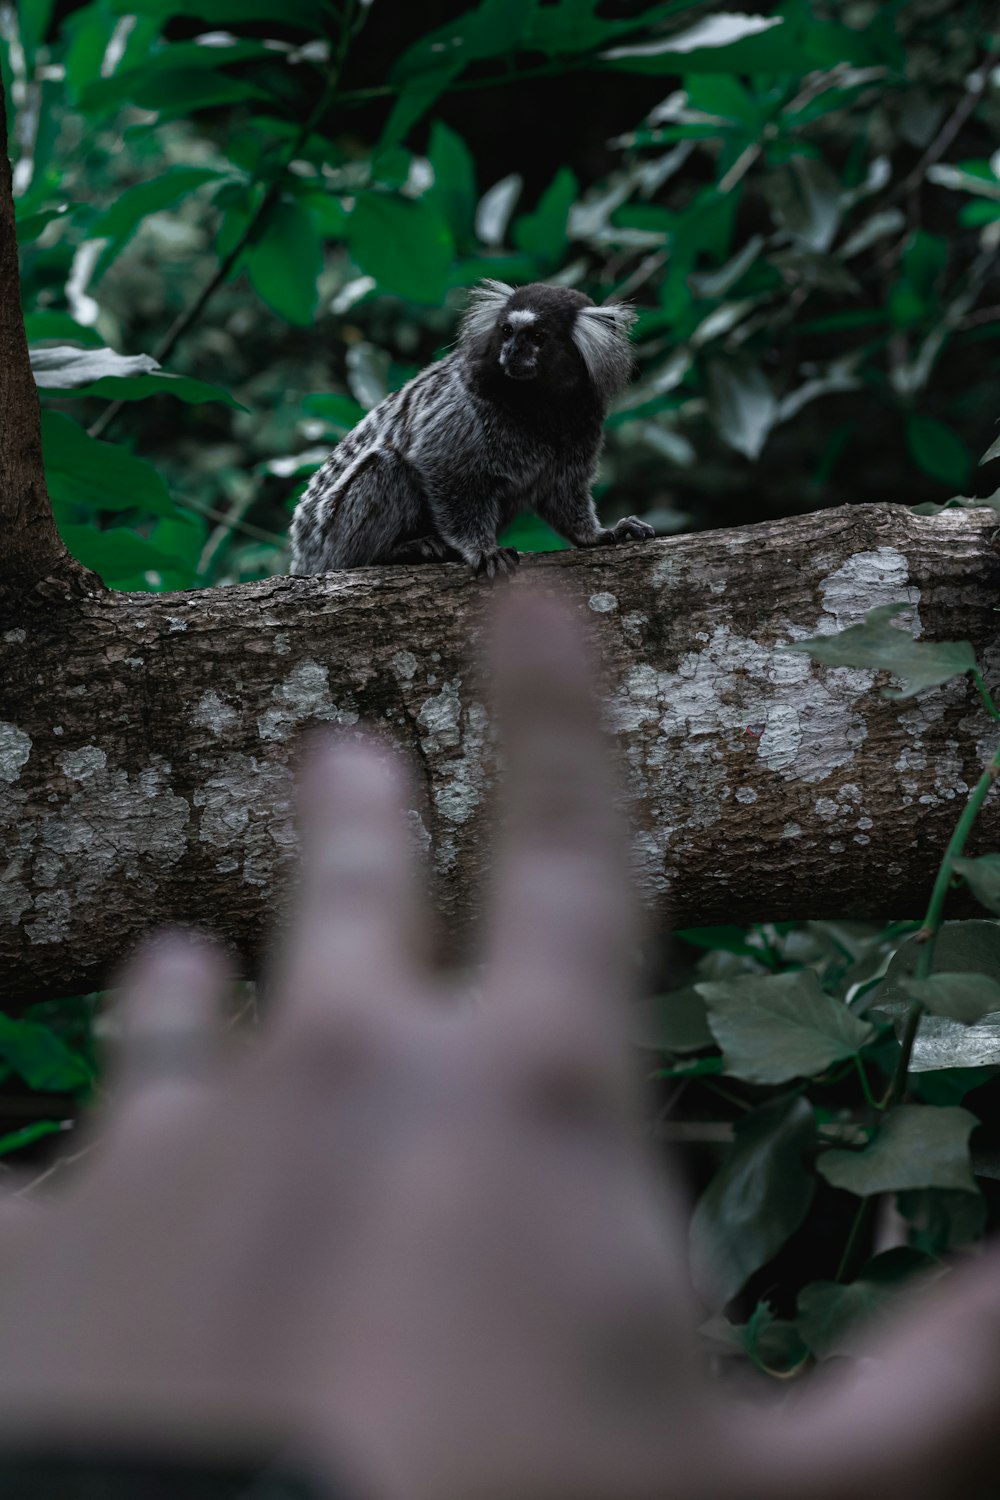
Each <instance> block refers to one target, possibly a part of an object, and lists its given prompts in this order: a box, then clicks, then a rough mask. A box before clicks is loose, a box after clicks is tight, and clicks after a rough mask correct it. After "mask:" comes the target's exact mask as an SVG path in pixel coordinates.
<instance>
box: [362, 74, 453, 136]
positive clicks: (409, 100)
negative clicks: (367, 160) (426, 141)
mask: <svg viewBox="0 0 1000 1500" xmlns="http://www.w3.org/2000/svg"><path fill="white" fill-rule="evenodd" d="M461 71H462V64H461V63H460V62H458V61H456V62H453V63H445V64H443V65H441V66H439V67H438V68H437V69H436V70H435V71H434V72H427V73H422V74H421V75H420V78H419V81H417V82H413V83H410V84H407V85H406V86H405V87H404V88H403V91H402V93H401V94H400V95H399V98H398V99H397V100H396V102H395V104H394V105H393V107H392V109H391V111H390V113H389V118H388V120H387V121H386V122H385V127H384V129H383V131H382V134H381V136H380V137H379V147H380V149H383V150H384V149H386V148H388V147H390V146H395V145H398V143H399V142H400V141H403V140H405V139H406V137H407V135H408V134H409V133H410V131H411V130H412V129H413V127H414V125H415V124H416V123H417V121H418V120H419V119H421V118H422V117H423V116H424V115H425V114H426V113H427V111H428V110H429V109H430V107H431V105H432V104H433V103H434V101H435V99H437V97H438V96H439V95H440V94H443V93H444V91H445V89H446V88H447V87H448V85H449V84H450V83H451V81H452V79H453V78H457V77H458V75H459V73H461Z"/></svg>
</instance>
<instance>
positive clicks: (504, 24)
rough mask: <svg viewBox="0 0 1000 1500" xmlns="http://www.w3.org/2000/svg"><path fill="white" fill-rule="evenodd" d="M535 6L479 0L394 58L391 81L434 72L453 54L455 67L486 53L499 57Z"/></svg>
mask: <svg viewBox="0 0 1000 1500" xmlns="http://www.w3.org/2000/svg"><path fill="white" fill-rule="evenodd" d="M534 7H535V0H482V3H481V4H480V5H478V6H477V7H476V8H475V9H474V10H467V11H466V12H465V13H464V14H463V15H460V16H458V17H456V19H455V20H454V21H450V22H448V23H446V24H445V25H444V26H439V27H438V28H437V29H436V30H434V31H430V32H427V33H425V34H424V35H423V36H422V37H421V38H420V40H419V41H417V42H414V44H413V46H412V47H408V48H407V50H406V51H405V52H404V53H403V54H402V55H401V56H400V57H398V58H397V59H396V61H395V63H393V66H392V69H391V71H390V73H389V80H390V82H392V83H406V82H408V81H409V80H411V79H421V80H422V79H425V78H426V77H427V75H428V74H430V75H432V76H434V75H436V74H437V73H439V71H440V69H441V60H442V58H443V57H445V58H453V59H455V62H456V63H457V65H458V70H459V71H460V70H461V69H463V68H466V67H468V66H469V64H470V63H473V62H481V61H482V60H483V59H484V58H488V57H502V56H505V55H507V54H509V53H510V52H511V51H512V49H513V48H514V47H516V45H517V43H518V41H519V39H520V37H521V35H522V33H523V32H524V30H525V25H526V23H527V21H528V18H529V16H530V15H531V12H532V10H533V9H534Z"/></svg>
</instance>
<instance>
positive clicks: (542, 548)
mask: <svg viewBox="0 0 1000 1500" xmlns="http://www.w3.org/2000/svg"><path fill="white" fill-rule="evenodd" d="M500 543H501V545H502V546H504V547H516V548H517V550H518V552H562V551H564V550H565V549H566V548H567V547H568V546H569V542H567V541H566V539H565V537H561V536H560V535H559V533H558V532H557V531H553V530H552V527H551V526H550V525H549V524H548V522H547V521H543V520H542V518H541V516H536V515H523V516H518V517H517V519H516V520H514V521H511V523H510V525H509V526H508V527H507V528H506V529H505V531H504V532H503V535H502V536H501V537H500Z"/></svg>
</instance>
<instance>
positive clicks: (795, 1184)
mask: <svg viewBox="0 0 1000 1500" xmlns="http://www.w3.org/2000/svg"><path fill="white" fill-rule="evenodd" d="M815 1140H816V1125H815V1120H814V1117H813V1112H812V1108H811V1107H810V1105H809V1103H808V1102H807V1101H806V1100H805V1099H803V1098H802V1097H801V1096H799V1095H797V1094H796V1095H792V1096H791V1097H786V1098H782V1099H772V1100H771V1101H770V1102H769V1103H768V1104H763V1105H761V1107H760V1108H759V1109H755V1110H752V1111H751V1112H750V1113H749V1114H748V1115H744V1117H743V1119H742V1120H740V1121H738V1122H737V1125H736V1130H735V1139H734V1141H733V1144H732V1146H731V1147H730V1149H729V1152H728V1154H727V1156H726V1158H725V1160H724V1161H723V1163H722V1165H721V1167H720V1168H719V1170H718V1171H717V1172H716V1174H715V1176H714V1177H713V1178H712V1181H711V1182H710V1183H709V1185H708V1187H707V1188H706V1189H705V1191H704V1193H702V1195H701V1197H700V1198H699V1200H698V1204H697V1207H696V1208H695V1211H694V1215H693V1217H692V1220H691V1269H692V1276H693V1278H694V1283H695V1286H696V1287H697V1289H698V1291H699V1293H700V1294H701V1296H702V1297H703V1298H704V1300H705V1301H706V1302H707V1303H708V1305H709V1306H710V1307H713V1308H718V1307H721V1306H723V1305H724V1304H725V1303H726V1302H728V1301H729V1299H730V1298H731V1297H735V1295H736V1293H737V1292H738V1291H739V1290H740V1288H741V1287H742V1286H743V1284H744V1283H745V1282H746V1280H747V1278H748V1277H750V1276H752V1275H753V1273H754V1271H757V1270H759V1269H760V1267H761V1266H763V1265H766V1264H767V1262H768V1261H769V1260H770V1259H771V1257H772V1256H773V1255H776V1254H777V1253H778V1251H779V1250H780V1249H781V1247H782V1245H783V1244H784V1243H785V1241H786V1240H787V1239H788V1237H789V1236H790V1235H792V1234H794V1233H795V1231H796V1229H798V1227H799V1225H800V1224H801V1223H802V1221H803V1219H804V1218H805V1216H806V1214H807V1213H808V1211H809V1205H810V1203H811V1202H812V1198H813V1193H814V1191H815V1187H816V1182H815V1178H814V1177H813V1175H812V1172H810V1171H809V1170H808V1169H807V1168H806V1166H805V1164H804V1160H803V1158H804V1157H805V1156H806V1155H807V1153H809V1152H811V1151H812V1149H813V1147H814V1145H815Z"/></svg>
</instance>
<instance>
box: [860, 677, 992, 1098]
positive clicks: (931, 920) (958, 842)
mask: <svg viewBox="0 0 1000 1500" xmlns="http://www.w3.org/2000/svg"><path fill="white" fill-rule="evenodd" d="M977 685H978V684H977ZM982 691H983V692H985V688H984V689H982ZM990 706H991V707H992V702H991V705H990ZM993 716H994V718H996V717H998V715H997V714H996V710H995V709H994V712H993ZM998 777H1000V749H998V750H997V751H996V753H995V755H994V756H993V759H992V760H991V761H990V763H989V765H988V766H987V767H986V769H985V770H984V772H983V774H982V775H981V776H980V778H979V780H978V782H977V783H976V785H975V787H974V789H973V792H972V795H971V796H970V798H969V800H968V802H967V803H966V804H965V807H964V809H963V810H962V816H961V817H960V818H959V820H958V822H957V823H956V824H955V832H954V833H953V834H952V836H951V839H950V840H949V843H948V847H947V849H946V850H945V852H944V857H943V858H942V860H941V864H940V866H939V867H938V872H937V879H936V880H935V881H934V888H933V890H932V891H931V899H930V901H929V902H928V905H927V915H926V916H925V917H924V922H923V926H922V927H921V929H920V931H919V932H918V933H917V939H918V941H919V942H920V944H921V947H920V955H919V957H918V959H917V969H916V975H915V977H916V978H917V979H926V978H927V977H928V975H929V974H930V972H931V968H932V966H933V963H934V948H935V945H936V944H937V938H938V933H939V932H940V930H941V919H942V916H943V914H944V903H945V899H946V897H947V895H948V887H949V886H950V884H951V878H952V874H953V866H954V862H955V860H956V859H961V857H962V854H963V852H964V850H965V844H966V840H967V839H968V837H969V834H970V833H971V832H972V825H973V824H974V823H975V821H976V818H977V817H978V816H979V812H980V809H981V808H982V805H983V803H984V802H985V801H986V798H987V797H988V796H989V794H990V792H991V791H992V790H993V785H994V783H995V782H996V780H997V778H998ZM923 1010H924V1007H923V1006H922V1005H921V1003H920V1001H919V1000H915V1001H914V1002H913V1005H912V1006H911V1007H910V1011H909V1014H908V1015H907V1017H906V1026H905V1027H904V1029H903V1036H902V1040H901V1042H900V1047H899V1057H898V1059H897V1062H896V1067H895V1069H894V1071H893V1075H892V1080H891V1082H890V1084H889V1088H888V1091H887V1092H886V1095H885V1098H884V1100H883V1101H882V1108H883V1109H890V1108H891V1107H892V1105H894V1104H898V1103H899V1101H900V1099H901V1098H902V1097H903V1094H904V1093H905V1091H906V1079H907V1075H908V1073H909V1070H910V1059H911V1058H912V1056H913V1044H914V1042H915V1041H916V1039H917V1030H918V1028H919V1026H920V1018H921V1016H922V1014H923Z"/></svg>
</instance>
